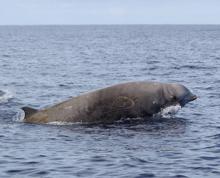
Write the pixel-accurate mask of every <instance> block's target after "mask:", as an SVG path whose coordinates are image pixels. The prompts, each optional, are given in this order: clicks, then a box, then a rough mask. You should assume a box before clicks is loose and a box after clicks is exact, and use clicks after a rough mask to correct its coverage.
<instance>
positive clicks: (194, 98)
mask: <svg viewBox="0 0 220 178" xmlns="http://www.w3.org/2000/svg"><path fill="white" fill-rule="evenodd" d="M197 98H198V97H197V96H196V95H193V96H192V97H191V98H190V101H194V100H196V99H197Z"/></svg>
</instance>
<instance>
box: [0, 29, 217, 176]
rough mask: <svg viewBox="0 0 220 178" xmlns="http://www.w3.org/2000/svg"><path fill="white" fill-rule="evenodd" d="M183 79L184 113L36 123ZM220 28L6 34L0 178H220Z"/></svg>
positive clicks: (0, 61) (0, 53)
mask: <svg viewBox="0 0 220 178" xmlns="http://www.w3.org/2000/svg"><path fill="white" fill-rule="evenodd" d="M149 80H150V81H159V82H177V83H181V84H183V85H185V86H187V87H188V88H189V89H190V90H191V91H192V92H193V93H194V94H196V95H197V96H198V99H197V100H196V101H194V102H192V103H189V104H187V105H186V106H185V107H184V108H182V109H181V110H180V111H179V112H178V113H177V114H176V115H175V116H172V117H162V118H159V119H150V120H147V121H144V122H137V121H135V120H134V121H133V120H132V119H130V120H127V121H124V122H119V123H115V124H112V125H94V124H93V125H82V124H73V125H65V124H62V123H56V124H46V125H40V124H27V123H24V122H22V113H21V110H20V108H21V107H23V106H30V107H34V108H38V109H40V108H44V107H48V106H51V105H53V104H55V103H58V102H60V101H63V100H66V99H68V98H70V97H71V96H76V95H79V94H82V93H85V92H87V91H90V90H95V89H98V88H102V87H106V86H109V85H113V84H117V83H120V82H127V81H149ZM219 111H220V26H217V25H213V26H208V25H201V26H199V25H196V26H193V25H186V26H184V25H180V26H175V25H155V26H151V25H122V26H120V25H115V26H114V25H107V26H98V25H97V26H90V25H88V26H86V25H85V26H1V27H0V177H16V178H17V177H22V178H23V177H53V178H54V177H100V178H103V177H108V178H110V177H111V178H112V177H120V178H121V177H124V178H125V177H132V178H144V177H159V178H168V177H172V178H174V177H179V178H180V177H181V178H185V177H188V178H203V177H204V178H205V177H206V178H207V177H209V178H212V177H213V178H215V177H216V178H219V177H220V113H219Z"/></svg>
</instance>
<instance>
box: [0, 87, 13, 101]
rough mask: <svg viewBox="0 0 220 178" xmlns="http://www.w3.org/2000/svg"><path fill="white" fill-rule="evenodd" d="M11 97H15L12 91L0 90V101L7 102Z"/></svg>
mask: <svg viewBox="0 0 220 178" xmlns="http://www.w3.org/2000/svg"><path fill="white" fill-rule="evenodd" d="M11 98H13V94H12V93H11V92H10V91H8V90H4V91H3V90H0V103H7V102H8V100H9V99H11Z"/></svg>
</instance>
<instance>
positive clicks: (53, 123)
mask: <svg viewBox="0 0 220 178" xmlns="http://www.w3.org/2000/svg"><path fill="white" fill-rule="evenodd" d="M47 124H48V125H76V124H79V123H73V122H62V121H54V122H48V123H47Z"/></svg>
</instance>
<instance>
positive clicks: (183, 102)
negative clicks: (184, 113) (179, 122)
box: [180, 95, 198, 107]
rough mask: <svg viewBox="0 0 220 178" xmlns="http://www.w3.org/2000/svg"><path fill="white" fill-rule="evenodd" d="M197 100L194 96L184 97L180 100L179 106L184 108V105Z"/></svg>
mask: <svg viewBox="0 0 220 178" xmlns="http://www.w3.org/2000/svg"><path fill="white" fill-rule="evenodd" d="M197 98H198V97H197V96H196V95H190V96H187V97H185V98H184V99H182V100H181V101H180V105H181V106H182V107H183V106H185V104H186V103H189V102H191V101H194V100H196V99H197Z"/></svg>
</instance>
